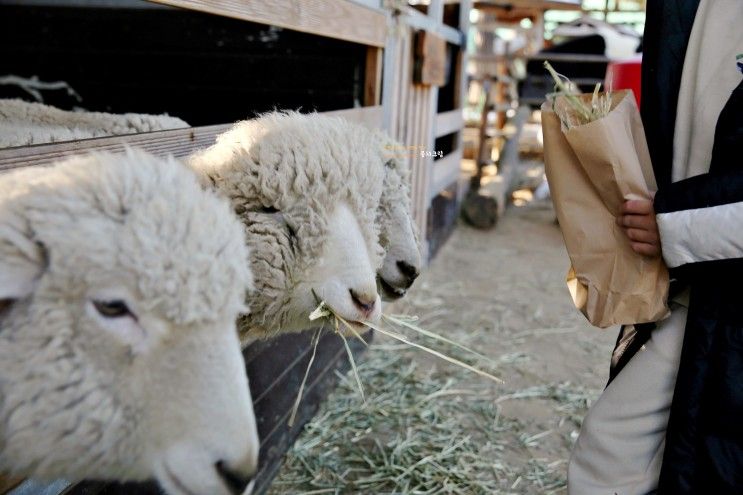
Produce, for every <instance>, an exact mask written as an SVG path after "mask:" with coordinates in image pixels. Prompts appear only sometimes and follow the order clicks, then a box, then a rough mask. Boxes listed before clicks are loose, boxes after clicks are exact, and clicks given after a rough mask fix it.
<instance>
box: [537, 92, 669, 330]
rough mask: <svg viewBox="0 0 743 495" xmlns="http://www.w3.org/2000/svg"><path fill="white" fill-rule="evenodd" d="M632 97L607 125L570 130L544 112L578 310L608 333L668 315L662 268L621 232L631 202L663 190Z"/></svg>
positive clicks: (547, 157) (553, 190)
mask: <svg viewBox="0 0 743 495" xmlns="http://www.w3.org/2000/svg"><path fill="white" fill-rule="evenodd" d="M628 95H629V93H628V92H626V91H622V92H617V93H614V94H613V95H612V110H611V111H610V112H609V114H608V115H607V116H606V117H603V118H601V119H599V120H596V121H594V122H590V123H588V124H584V125H580V126H575V127H571V128H570V129H569V130H563V129H562V126H561V122H560V119H559V118H558V116H557V115H556V114H555V112H554V111H553V110H552V105H551V104H550V103H545V104H544V105H542V129H543V133H544V163H545V171H546V174H547V181H548V182H549V186H550V194H551V195H552V201H553V203H554V205H555V211H556V213H557V218H558V220H559V222H560V227H561V228H562V233H563V238H564V239H565V246H566V247H567V250H568V255H569V256H570V261H571V263H572V266H571V268H570V270H569V272H568V288H569V289H570V294H571V296H572V298H573V302H574V303H575V306H576V307H577V308H578V309H579V310H580V311H581V312H582V313H583V314H584V315H585V316H586V318H588V321H590V322H591V323H592V324H593V325H595V326H597V327H601V328H605V327H608V326H612V325H617V324H632V323H647V322H651V321H658V320H661V319H663V318H664V317H666V316H667V315H668V307H667V305H666V302H667V298H668V270H667V268H666V266H665V264H664V263H663V260H662V259H661V258H648V257H645V256H642V255H639V254H637V253H635V252H634V251H633V250H632V247H631V245H630V242H629V239H627V236H626V235H625V233H624V232H623V231H622V229H621V227H619V226H618V225H617V224H616V217H617V216H619V213H620V207H621V205H622V203H623V202H624V201H625V200H627V199H641V198H645V199H649V198H650V197H651V191H654V190H655V189H656V185H655V179H654V176H653V171H652V167H651V163H650V155H649V153H648V147H647V142H646V141H645V132H644V130H643V127H642V121H641V120H640V114H639V112H638V110H637V106H636V104H635V100H634V98H632V97H631V95H629V97H627V96H628ZM583 97H584V98H590V97H591V95H584V96H583ZM558 101H559V100H558Z"/></svg>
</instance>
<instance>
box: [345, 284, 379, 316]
mask: <svg viewBox="0 0 743 495" xmlns="http://www.w3.org/2000/svg"><path fill="white" fill-rule="evenodd" d="M349 292H350V293H351V299H352V300H353V303H354V304H355V305H356V307H357V308H359V309H360V310H361V312H362V313H364V314H367V315H368V314H370V313H371V312H372V311H374V305H375V304H377V293H376V292H374V293H372V292H356V291H355V290H353V289H349Z"/></svg>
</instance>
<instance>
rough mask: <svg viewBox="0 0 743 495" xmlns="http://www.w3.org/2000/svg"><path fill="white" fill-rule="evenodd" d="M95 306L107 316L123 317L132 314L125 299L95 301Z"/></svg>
mask: <svg viewBox="0 0 743 495" xmlns="http://www.w3.org/2000/svg"><path fill="white" fill-rule="evenodd" d="M93 306H95V309H96V311H98V312H99V313H100V314H101V316H103V317H105V318H122V317H124V316H129V315H131V314H132V313H131V311H129V307H128V306H127V305H126V303H125V302H124V301H93Z"/></svg>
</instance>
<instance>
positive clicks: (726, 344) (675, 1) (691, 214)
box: [635, 0, 743, 495]
mask: <svg viewBox="0 0 743 495" xmlns="http://www.w3.org/2000/svg"><path fill="white" fill-rule="evenodd" d="M698 4H699V0H648V1H647V20H646V29H645V37H644V42H643V44H644V53H643V71H642V77H643V81H642V109H641V113H642V117H643V123H644V126H645V133H646V135H647V138H648V146H649V149H650V155H651V158H652V161H653V168H654V170H655V175H656V179H657V182H658V187H659V190H658V193H657V195H656V197H655V209H656V213H657V214H658V217H657V218H658V222H659V224H661V227H662V228H663V226H665V227H666V228H679V229H686V232H684V231H682V233H683V234H684V235H683V236H681V237H682V238H683V239H684V241H683V242H684V244H685V248H687V249H688V252H690V253H691V255H690V256H687V257H686V258H682V259H680V260H677V262H675V263H670V265H671V266H670V268H671V276H672V278H673V279H675V280H676V283H681V284H683V285H684V286H686V287H689V288H690V291H691V292H690V301H689V313H688V320H687V324H686V332H685V338H684V344H683V350H682V355H681V363H680V367H679V374H678V379H677V382H676V390H675V394H674V399H673V404H672V406H671V416H670V421H669V424H668V431H667V434H666V450H665V455H664V458H663V467H662V470H661V477H660V485H659V488H658V493H660V494H662V495H684V494H698V495H706V494H711V495H727V494H730V495H732V494H736V495H741V494H743V292H742V291H741V289H740V281H741V280H742V279H743V229H735V228H734V225H735V224H738V225H741V224H742V223H741V222H743V153H742V152H743V84H741V85H739V86H738V87H737V88H736V89H735V90H734V91H733V93H732V94H731V95H730V99H729V100H728V102H727V104H726V105H725V107H724V109H723V111H722V113H721V114H720V117H719V120H718V123H717V127H716V129H715V141H714V148H713V154H712V161H711V163H710V170H709V173H707V174H704V175H701V176H697V177H693V178H690V179H686V180H682V181H679V182H675V183H671V167H672V160H673V131H674V124H675V119H676V102H677V99H678V93H679V87H680V83H681V71H682V69H683V62H684V56H685V53H686V46H687V44H688V41H689V35H690V33H691V28H692V25H693V23H694V16H695V14H696V9H697V6H698ZM741 21H742V25H743V19H741ZM742 29H743V28H742ZM730 63H731V66H733V67H734V64H735V61H734V60H731V61H730ZM736 219H741V221H740V222H739V221H738V220H736ZM731 220H732V221H731ZM664 222H665V223H664ZM667 247H668V246H665V245H664V246H663V249H664V254H665V252H666V248H667ZM695 249H696V251H695ZM697 251H698V252H697ZM635 348H637V346H635Z"/></svg>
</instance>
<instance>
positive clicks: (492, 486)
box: [269, 205, 614, 495]
mask: <svg viewBox="0 0 743 495" xmlns="http://www.w3.org/2000/svg"><path fill="white" fill-rule="evenodd" d="M553 218H554V217H553V216H552V213H551V210H550V209H549V208H548V207H547V206H545V205H530V206H529V207H525V208H520V209H516V210H514V211H513V212H512V213H509V215H506V216H505V217H504V219H503V221H502V224H501V226H500V227H499V230H498V232H496V233H494V232H480V231H475V230H472V229H469V228H466V227H460V228H459V229H457V231H456V232H455V234H454V236H453V237H452V239H451V240H450V242H449V244H447V246H445V248H444V249H443V250H442V252H441V254H440V255H439V257H438V258H437V259H436V260H435V261H434V262H433V264H432V265H431V267H429V269H428V270H427V271H426V272H424V274H423V275H422V276H421V280H420V281H418V282H417V283H416V286H415V287H414V288H413V289H412V290H411V292H410V294H409V295H408V296H407V298H406V299H404V300H403V301H402V302H400V303H398V304H397V306H396V308H395V310H396V311H398V312H402V313H406V314H411V315H412V314H417V315H420V316H421V326H423V327H424V328H427V329H429V330H432V331H435V332H436V333H439V334H441V335H445V336H447V337H448V338H450V339H452V340H455V341H458V342H461V343H463V344H465V345H467V346H468V347H471V348H475V349H477V350H478V351H480V352H482V353H483V354H485V355H487V356H489V357H490V358H491V359H490V361H489V366H490V367H488V368H487V369H488V370H489V371H492V372H494V373H495V374H497V375H498V376H500V377H502V378H503V379H504V380H505V384H500V385H499V384H496V383H494V382H492V381H490V380H487V379H485V378H481V377H478V376H477V375H474V374H473V373H470V372H468V371H466V370H463V369H461V368H458V367H453V366H451V365H449V364H446V363H444V362H443V361H440V360H438V359H431V358H429V357H428V356H427V355H424V354H423V353H420V352H418V351H416V350H414V349H410V348H409V347H407V346H404V345H400V344H399V343H397V342H395V341H392V340H391V339H388V338H385V337H384V336H381V335H377V336H376V337H375V343H374V344H373V345H371V346H370V348H369V350H368V351H367V353H366V354H365V357H364V358H363V360H361V362H359V363H357V365H358V366H357V367H358V373H359V376H360V380H361V381H362V382H363V385H364V388H365V398H366V401H365V403H364V402H363V401H362V400H361V398H360V396H359V392H358V388H357V385H356V379H355V378H354V376H353V374H352V373H348V374H347V375H344V376H342V377H340V386H339V388H338V389H337V390H336V391H335V392H334V393H332V394H331V395H330V397H329V398H328V399H327V401H326V403H325V404H324V405H323V406H322V408H321V410H320V411H319V412H318V414H317V416H316V417H315V419H314V420H313V421H312V422H310V423H309V424H308V425H307V426H306V427H305V430H304V433H303V434H302V436H301V437H300V438H299V440H298V441H297V443H296V444H295V446H294V448H293V449H292V450H291V451H290V453H289V454H288V456H287V458H286V460H285V463H284V466H283V468H282V470H281V471H280V473H279V475H278V477H277V478H276V480H275V481H274V483H273V485H272V489H271V491H270V492H269V493H270V494H272V495H279V494H283V493H293V494H304V495H311V494H312V495H314V494H318V495H319V494H344V493H375V494H383V493H426V494H433V493H453V494H454V493H462V494H468V495H469V494H517V493H518V494H521V493H523V494H534V493H540V494H542V493H544V494H549V493H554V494H558V493H565V470H566V465H567V459H568V456H569V448H570V446H571V445H572V442H573V440H574V437H575V436H576V435H577V432H578V430H579V428H580V421H581V418H582V416H583V414H584V413H585V411H586V409H587V406H588V404H589V403H590V402H591V401H592V400H593V399H594V398H595V397H596V396H597V395H598V393H599V391H600V390H601V388H602V387H603V386H604V384H605V380H606V377H607V374H608V369H607V366H606V363H605V362H604V361H605V355H606V354H607V353H608V352H609V351H610V349H611V348H612V345H613V340H614V339H613V337H614V336H613V335H611V332H608V333H607V332H601V331H598V330H595V329H591V328H590V327H589V326H588V325H587V324H586V323H585V322H584V321H583V320H582V319H581V317H580V315H577V314H575V312H574V310H573V308H572V305H571V303H570V299H569V297H568V295H567V293H566V291H565V287H564V280H563V279H562V276H561V275H560V274H561V273H562V272H563V269H564V267H565V266H566V263H567V257H566V255H565V252H564V248H563V247H562V240H561V238H560V233H559V230H558V229H557V227H556V226H555V225H554V223H553V221H552V220H553ZM516 254H518V256H519V257H520V258H519V259H520V262H519V263H515V264H514V263H510V264H509V262H508V260H509V259H511V260H512V259H513V256H514V255H516ZM484 266H487V267H488V269H487V270H483V269H482V267H484ZM452 272H456V273H457V274H458V277H457V279H456V280H455V281H452V278H451V273H452ZM473 308H477V309H473ZM438 347H439V348H441V347H442V346H441V345H438ZM444 347H445V350H446V353H447V354H449V355H451V356H453V357H456V358H458V359H462V360H465V361H467V360H469V362H470V363H472V364H480V365H486V364H488V363H484V362H480V363H477V362H476V361H472V359H471V357H470V356H468V355H467V354H466V353H464V352H463V351H461V350H460V349H458V348H457V347H455V346H444Z"/></svg>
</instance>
